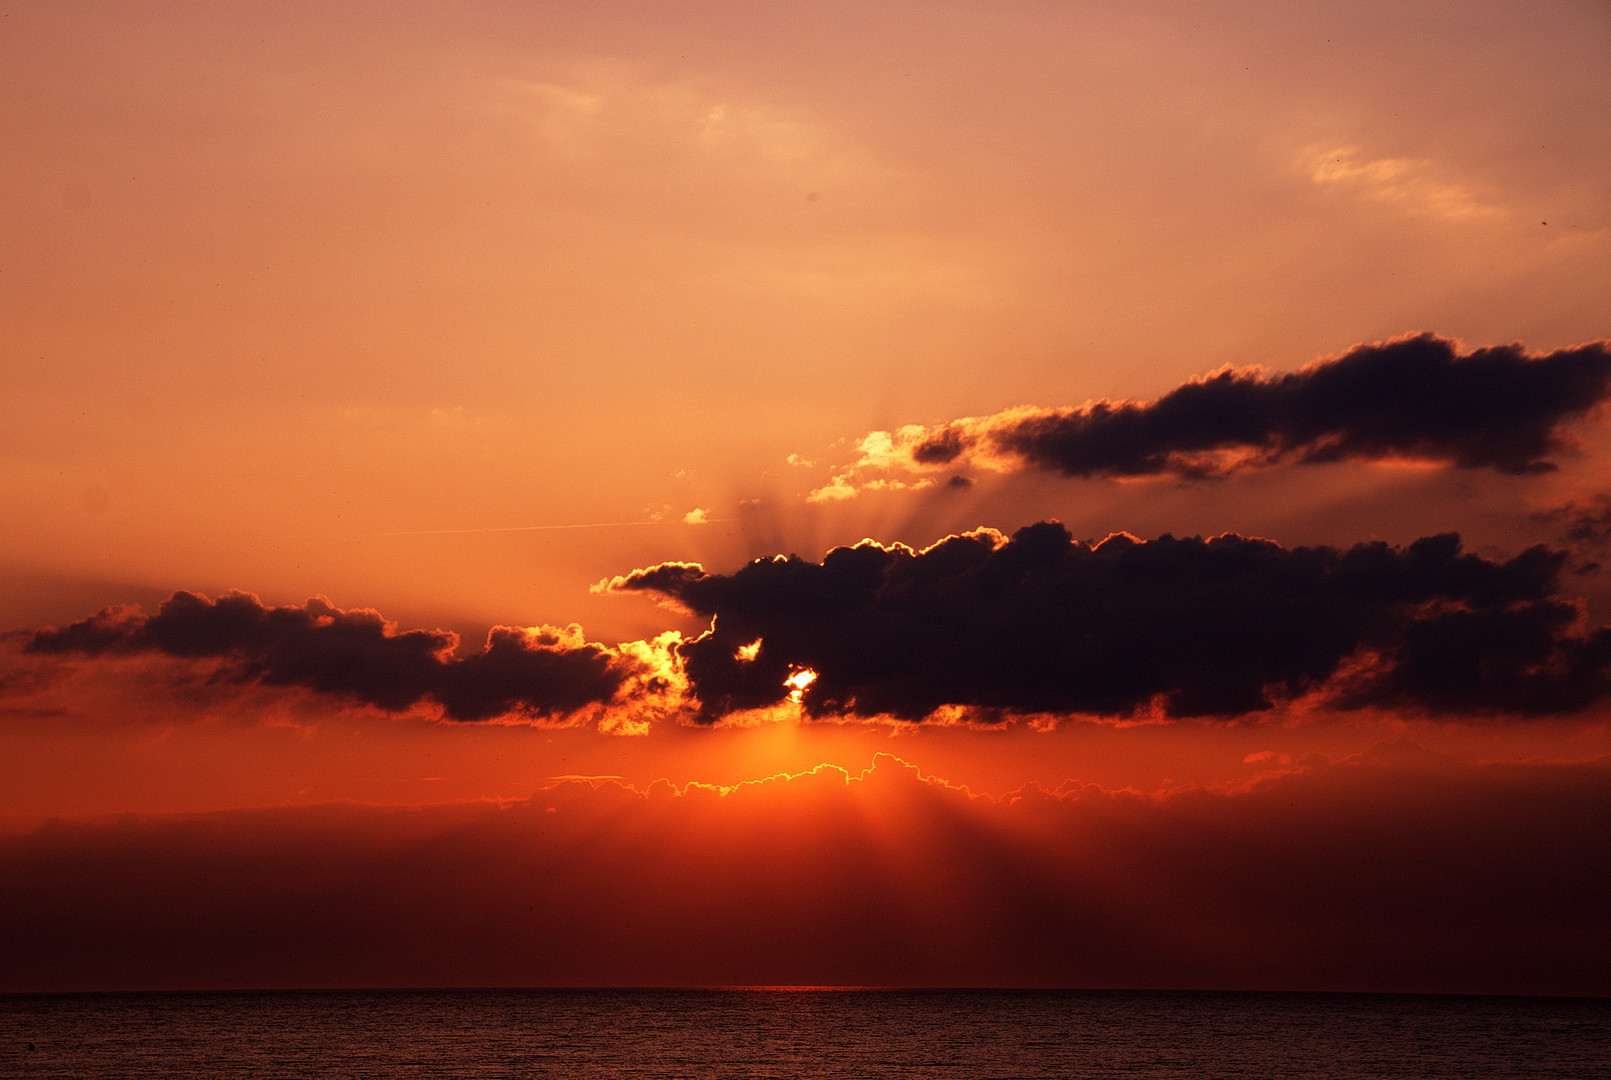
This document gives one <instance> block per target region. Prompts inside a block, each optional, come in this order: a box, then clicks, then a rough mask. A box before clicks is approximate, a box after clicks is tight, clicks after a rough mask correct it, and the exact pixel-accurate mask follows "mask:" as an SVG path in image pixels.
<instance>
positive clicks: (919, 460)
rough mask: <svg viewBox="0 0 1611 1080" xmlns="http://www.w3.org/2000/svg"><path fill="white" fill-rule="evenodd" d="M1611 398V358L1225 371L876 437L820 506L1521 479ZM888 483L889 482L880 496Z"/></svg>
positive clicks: (1406, 347) (1364, 359)
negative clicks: (1339, 469)
mask: <svg viewBox="0 0 1611 1080" xmlns="http://www.w3.org/2000/svg"><path fill="white" fill-rule="evenodd" d="M1608 387H1611V346H1608V344H1607V343H1606V342H1604V341H1595V342H1589V343H1586V344H1582V345H1577V346H1573V347H1571V348H1563V349H1556V350H1554V351H1553V352H1548V353H1543V354H1534V353H1530V352H1528V351H1527V350H1525V349H1524V348H1522V347H1521V346H1520V345H1498V346H1493V347H1490V348H1483V349H1476V350H1473V351H1471V352H1465V353H1462V352H1460V351H1459V349H1458V347H1457V345H1456V343H1455V342H1453V341H1450V340H1448V339H1446V338H1440V337H1437V336H1434V335H1432V334H1420V335H1417V336H1414V337H1405V338H1399V339H1396V340H1393V341H1386V342H1378V343H1374V344H1366V345H1358V346H1356V347H1354V348H1352V349H1350V350H1349V351H1347V352H1346V353H1343V354H1342V355H1340V356H1336V357H1331V358H1328V359H1324V360H1320V361H1317V362H1315V363H1313V364H1310V365H1309V366H1307V367H1305V368H1302V369H1301V370H1298V371H1294V372H1286V373H1281V374H1274V375H1270V374H1265V373H1263V372H1261V371H1259V370H1257V369H1241V370H1235V369H1229V368H1228V369H1225V370H1222V371H1218V372H1215V373H1214V374H1211V375H1207V376H1204V377H1203V378H1200V379H1194V380H1192V381H1190V382H1187V383H1184V384H1183V385H1181V386H1179V387H1177V388H1175V389H1174V390H1171V391H1170V392H1169V393H1167V394H1165V395H1163V396H1162V397H1160V398H1158V399H1156V400H1154V401H1144V402H1141V401H1119V402H1114V401H1108V400H1105V399H1104V400H1100V401H1094V402H1089V403H1087V404H1085V405H1081V406H1079V407H1077V408H1064V409H1038V408H1029V407H1022V408H1016V409H1010V410H1007V411H1005V412H1002V413H997V414H995V415H992V416H984V417H971V418H966V419H962V420H957V421H954V422H952V423H949V424H943V425H940V426H938V427H932V428H924V427H921V426H912V427H907V428H903V429H901V430H899V431H897V432H895V433H893V434H891V433H888V432H876V433H874V435H872V436H869V437H868V438H867V439H864V440H862V443H861V444H860V445H861V446H862V449H863V455H862V459H861V460H860V461H858V462H857V463H856V464H855V465H853V466H851V468H850V469H848V470H846V471H845V472H842V473H840V474H839V475H838V476H836V477H835V478H834V480H833V481H832V482H831V483H830V484H829V485H828V486H827V487H825V488H822V489H819V491H818V492H816V493H814V497H816V498H818V499H822V498H843V497H847V496H849V495H851V494H854V492H855V491H857V490H858V489H860V488H862V487H867V486H873V485H876V484H878V483H879V482H880V481H879V480H877V479H873V478H872V477H873V474H875V473H880V472H886V471H890V470H892V469H893V470H901V469H908V470H918V471H926V470H932V469H940V468H945V469H953V470H954V469H955V468H957V467H959V466H962V465H966V464H978V465H982V466H985V467H990V468H995V469H1005V470H1016V469H1024V468H1033V469H1040V470H1044V471H1047V472H1054V473H1060V474H1062V475H1063V476H1067V477H1098V478H1103V477H1105V478H1119V477H1149V476H1174V477H1179V478H1184V479H1204V478H1211V477H1220V476H1225V475H1228V474H1231V473H1236V472H1240V471H1243V470H1246V469H1252V468H1261V467H1265V466H1270V465H1274V464H1278V463H1284V462H1293V463H1299V464H1320V463H1326V462H1338V461H1378V460H1383V459H1392V458H1402V459H1412V460H1419V461H1431V462H1439V463H1443V464H1447V465H1452V466H1455V467H1458V468H1463V469H1492V470H1495V471H1498V472H1502V473H1512V474H1525V473H1537V472H1546V471H1549V470H1551V469H1554V468H1556V465H1555V463H1554V461H1553V460H1552V458H1554V457H1556V456H1558V455H1561V454H1563V453H1568V452H1570V450H1571V448H1572V445H1571V442H1570V440H1569V439H1568V437H1567V434H1566V431H1565V426H1566V425H1567V424H1568V423H1569V422H1571V421H1573V420H1576V419H1579V418H1581V417H1583V416H1585V415H1587V414H1589V413H1590V412H1592V411H1593V410H1595V409H1596V408H1597V407H1598V406H1600V405H1601V404H1602V403H1603V402H1604V401H1605V399H1606V396H1607V392H1608ZM885 483H887V481H885Z"/></svg>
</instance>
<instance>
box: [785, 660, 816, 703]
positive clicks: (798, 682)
mask: <svg viewBox="0 0 1611 1080" xmlns="http://www.w3.org/2000/svg"><path fill="white" fill-rule="evenodd" d="M816 681H817V673H816V672H815V671H812V670H811V669H810V668H794V669H792V670H791V671H790V672H789V677H788V678H787V679H784V680H783V685H784V686H787V687H791V688H792V689H790V690H789V700H790V701H792V702H794V703H795V704H796V705H798V704H800V702H801V701H802V700H804V698H805V692H806V687H808V686H810V685H811V684H812V683H814V682H816Z"/></svg>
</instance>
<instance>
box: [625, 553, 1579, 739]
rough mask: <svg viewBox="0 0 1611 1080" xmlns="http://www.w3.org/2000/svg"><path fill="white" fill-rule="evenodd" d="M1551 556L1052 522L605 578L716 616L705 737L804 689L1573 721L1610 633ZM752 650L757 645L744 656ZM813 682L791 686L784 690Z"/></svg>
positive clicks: (983, 700)
mask: <svg viewBox="0 0 1611 1080" xmlns="http://www.w3.org/2000/svg"><path fill="white" fill-rule="evenodd" d="M1564 558H1565V556H1564V554H1563V553H1561V552H1558V551H1552V550H1550V549H1547V548H1544V547H1541V546H1539V547H1532V548H1529V549H1527V550H1526V551H1524V552H1522V553H1521V554H1520V555H1517V556H1516V557H1515V558H1513V559H1510V560H1509V561H1506V562H1496V561H1492V560H1488V559H1484V558H1481V557H1479V556H1476V555H1472V554H1469V553H1465V552H1463V551H1462V550H1461V546H1460V541H1459V538H1458V536H1456V535H1454V534H1445V535H1441V536H1432V537H1426V538H1423V539H1421V540H1418V541H1416V542H1415V543H1413V544H1411V545H1409V546H1408V547H1402V548H1400V547H1392V546H1389V545H1387V544H1385V543H1380V542H1376V543H1364V544H1356V545H1354V546H1353V547H1351V548H1348V549H1346V550H1344V549H1338V548H1331V547H1314V548H1306V547H1297V548H1284V547H1282V546H1281V545H1279V544H1276V543H1274V542H1272V541H1269V540H1262V539H1257V538H1252V537H1244V536H1237V535H1234V534H1227V535H1224V536H1218V537H1213V538H1210V539H1203V538H1201V537H1189V538H1176V537H1172V536H1168V535H1165V536H1163V537H1160V538H1159V539H1157V540H1153V541H1141V540H1137V539H1135V538H1133V537H1130V536H1127V535H1122V534H1121V535H1116V536H1111V537H1109V538H1108V539H1106V540H1104V541H1102V542H1100V543H1096V544H1091V543H1086V542H1082V541H1078V540H1075V539H1074V538H1073V537H1072V536H1070V534H1069V533H1068V531H1067V530H1066V529H1065V528H1064V527H1063V526H1062V525H1060V524H1057V523H1055V522H1042V523H1040V524H1037V525H1031V526H1028V527H1026V528H1023V529H1020V530H1019V531H1018V532H1017V533H1015V534H1014V535H1013V536H1012V537H1010V538H1008V537H1004V536H1002V535H1001V534H1000V533H996V532H994V531H991V530H981V531H978V532H973V533H968V534H965V535H961V536H951V537H948V538H947V539H945V540H943V541H941V542H940V543H938V544H935V545H934V546H932V547H929V548H926V549H924V550H922V551H914V550H913V549H911V548H908V547H905V546H903V545H899V544H895V545H889V546H885V545H882V544H878V543H875V542H873V541H863V542H862V543H860V544H858V545H856V546H855V547H848V548H836V549H834V550H833V551H831V552H829V553H828V555H827V556H826V557H825V558H824V559H823V560H822V561H821V562H820V563H814V562H809V561H806V560H803V559H801V558H799V557H797V556H792V555H791V556H788V557H786V558H785V557H782V556H779V557H775V558H770V559H758V560H756V561H754V562H752V563H750V564H749V565H747V566H745V567H743V568H742V569H740V570H738V571H737V572H736V573H733V574H712V573H707V572H705V571H704V569H703V568H701V567H700V566H698V565H696V564H691V563H662V564H660V565H658V566H654V567H649V568H647V569H644V570H639V571H635V572H633V573H631V574H627V575H624V576H622V577H618V578H616V579H614V580H613V581H612V582H610V583H609V587H610V588H612V589H615V590H617V591H627V592H630V591H644V592H652V593H658V594H660V595H662V596H665V597H669V598H671V599H673V600H675V601H676V602H678V603H679V604H681V605H683V606H685V607H687V608H688V609H690V610H691V611H693V612H695V613H697V614H699V615H701V616H710V617H712V619H713V622H712V626H711V629H710V630H709V631H708V632H707V633H705V634H703V635H702V636H700V637H698V638H695V639H693V640H691V641H688V642H685V643H683V644H682V645H681V646H680V652H681V655H682V658H683V662H684V666H685V670H686V674H687V676H688V678H689V680H690V683H691V686H692V689H693V692H694V693H695V694H696V695H697V697H698V699H699V701H700V703H701V715H702V716H703V717H704V718H705V719H707V720H709V719H716V718H719V717H721V716H723V715H725V714H727V713H730V712H732V711H734V710H742V709H753V708H759V707H765V706H769V705H775V704H778V703H779V702H781V701H783V700H784V699H785V697H786V696H789V695H790V694H791V693H794V694H797V695H798V699H799V700H801V701H802V704H803V705H804V707H805V709H806V711H807V712H808V713H809V714H811V715H814V716H827V715H839V714H854V715H862V716H874V715H883V716H892V717H897V718H901V719H905V720H919V719H922V718H924V717H929V716H932V715H934V714H936V713H937V712H939V711H940V710H943V709H945V708H947V707H951V706H962V707H968V708H971V709H973V710H976V712H977V713H979V714H983V715H988V714H989V713H990V712H991V711H992V710H995V711H999V712H1000V713H1002V714H1006V715H1012V714H1037V713H1040V714H1068V713H1074V714H1085V715H1097V716H1108V717H1124V716H1133V715H1136V714H1138V713H1143V712H1146V711H1148V710H1156V711H1157V712H1159V713H1161V714H1162V715H1163V716H1167V717H1194V716H1216V717H1233V716H1241V715H1246V714H1251V713H1258V712H1262V711H1265V710H1268V709H1270V708H1272V707H1273V706H1274V705H1275V704H1276V703H1277V702H1280V701H1283V700H1290V699H1294V698H1297V697H1300V696H1302V695H1305V694H1310V693H1315V694H1319V695H1320V696H1322V697H1323V698H1324V700H1325V702H1326V703H1327V704H1330V705H1332V706H1335V707H1343V708H1362V707H1379V708H1392V709H1403V710H1413V711H1419V712H1425V713H1433V714H1448V715H1455V714H1483V713H1496V712H1505V713H1523V714H1529V713H1531V714H1540V713H1564V712H1571V711H1574V710H1577V709H1580V708H1582V707H1584V706H1586V705H1587V704H1589V703H1591V702H1593V701H1597V700H1599V699H1600V698H1602V697H1603V696H1604V695H1605V694H1606V693H1607V692H1608V690H1611V679H1608V673H1607V668H1608V664H1611V630H1608V629H1598V630H1592V631H1591V630H1586V629H1584V628H1583V627H1581V626H1580V625H1579V617H1580V612H1579V610H1578V608H1577V607H1576V606H1575V605H1573V604H1571V603H1567V602H1565V601H1563V600H1560V599H1558V598H1557V597H1556V595H1555V594H1556V591H1557V579H1558V576H1559V574H1560V572H1561V569H1562V566H1563V562H1564ZM757 642H758V643H759V644H757ZM803 670H810V671H812V672H814V673H815V674H816V679H815V681H813V682H811V683H810V684H809V685H808V686H805V687H804V688H803V689H797V688H796V687H797V686H798V684H795V685H788V684H786V680H787V679H789V678H790V676H791V675H792V674H794V673H796V672H800V671H803Z"/></svg>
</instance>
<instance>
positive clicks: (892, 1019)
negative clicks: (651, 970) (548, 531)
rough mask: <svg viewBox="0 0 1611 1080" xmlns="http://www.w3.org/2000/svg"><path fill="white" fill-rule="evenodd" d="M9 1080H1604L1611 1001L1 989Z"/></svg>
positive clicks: (1, 1053)
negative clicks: (1141, 1079)
mask: <svg viewBox="0 0 1611 1080" xmlns="http://www.w3.org/2000/svg"><path fill="white" fill-rule="evenodd" d="M0 1076H3V1077H7V1078H17V1080H25V1078H27V1080H31V1078H35V1077H38V1078H45V1077H50V1078H55V1077H64V1078H65V1077H73V1078H76V1080H100V1078H108V1080H110V1078H114V1077H115V1078H118V1080H125V1078H132V1077H165V1078H173V1080H189V1078H207V1080H213V1078H219V1077H250V1078H259V1077H261V1078H264V1080H269V1078H273V1080H290V1078H298V1077H320V1078H323V1077H341V1078H344V1080H364V1078H370V1077H374V1078H398V1077H421V1078H424V1077H431V1078H475V1080H482V1078H500V1080H502V1078H509V1080H514V1078H522V1077H566V1078H577V1080H590V1078H605V1077H610V1078H615V1077H655V1078H662V1080H673V1078H688V1080H695V1078H698V1080H704V1078H707V1077H733V1078H739V1077H745V1078H750V1077H753V1078H767V1080H772V1078H776V1080H806V1078H811V1080H818V1078H821V1080H828V1078H832V1080H839V1078H851V1077H854V1078H858V1080H861V1078H875V1077H878V1078H881V1077H934V1078H946V1080H949V1078H964V1077H966V1078H969V1080H974V1078H978V1080H984V1078H1003V1080H1005V1078H1023V1077H1037V1078H1038V1077H1057V1078H1085V1077H1091V1078H1096V1077H1103V1078H1106V1077H1146V1078H1152V1080H1166V1078H1167V1080H1174V1078H1180V1080H1187V1078H1190V1080H1214V1078H1229V1077H1249V1078H1254V1077H1256V1078H1259V1080H1273V1078H1300V1077H1302V1078H1315V1080H1386V1078H1398V1077H1403V1078H1406V1080H1407V1078H1415V1080H1428V1078H1438V1077H1449V1078H1451V1080H1452V1078H1456V1077H1458V1078H1460V1080H1488V1078H1494V1080H1497V1078H1500V1077H1505V1078H1518V1080H1519V1078H1526V1080H1544V1078H1550V1077H1560V1078H1563V1080H1567V1078H1570V1080H1592V1078H1596V1077H1611V1000H1604V999H1560V998H1504V997H1453V996H1451V997H1440V996H1420V995H1385V994H1286V993H1282V994H1276V993H1164V992H1122V993H1121V992H1111V991H1100V992H1098V991H1091V992H1070V991H1057V992H1050V991H978V990H969V991H961V990H958V991H902V990H847V989H804V988H743V989H730V990H453V991H442V990H391V991H378V992H377V991H364V992H355V991H314V992H278V991H277V992H253V993H223V992H218V993H127V994H54V995H43V994H41V995H9V996H0Z"/></svg>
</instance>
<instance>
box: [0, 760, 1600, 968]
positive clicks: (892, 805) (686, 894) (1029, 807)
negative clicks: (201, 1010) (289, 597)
mask: <svg viewBox="0 0 1611 1080" xmlns="http://www.w3.org/2000/svg"><path fill="white" fill-rule="evenodd" d="M1608 846H1611V770H1608V768H1607V763H1606V762H1603V761H1602V762H1599V763H1591V764H1585V765H1574V766H1567V765H1508V766H1482V767H1474V766H1468V765H1463V764H1458V763H1453V762H1449V761H1447V760H1444V759H1439V758H1438V757H1437V756H1435V755H1432V754H1429V753H1427V752H1425V751H1419V750H1417V749H1415V748H1413V747H1408V746H1402V745H1398V746H1384V747H1381V748H1379V749H1378V750H1377V751H1375V752H1373V753H1370V754H1366V755H1362V756H1361V757H1359V758H1357V759H1354V760H1349V761H1345V762H1338V763H1333V764H1321V765H1317V766H1312V767H1307V768H1304V769H1300V770H1296V771H1289V772H1283V773H1277V774H1272V775H1270V776H1268V777H1266V778H1265V779H1264V780H1263V781H1261V782H1259V783H1256V784H1253V785H1252V786H1251V787H1248V788H1246V789H1242V790H1239V791H1234V792H1222V791H1212V790H1203V789H1188V790H1179V791H1175V792H1172V793H1168V794H1164V795H1156V796H1148V795H1142V794H1139V793H1136V792H1132V791H1107V790H1103V789H1099V788H1094V787H1090V786H1085V785H1069V786H1067V787H1065V788H1063V789H1060V790H1057V791H1044V790H1041V789H1038V788H1034V787H1031V788H1026V789H1023V790H1021V791H1018V792H1016V793H1014V794H1012V795H1010V796H1007V797H1003V798H1000V799H995V798H988V797H981V796H971V795H969V793H967V792H966V791H963V790H960V789H957V788H955V787H952V786H950V785H947V784H946V783H944V782H943V781H940V780H937V779H934V778H930V777H923V776H921V775H920V774H919V772H918V770H917V769H916V768H914V767H912V766H910V765H908V764H906V763H905V762H902V761H900V760H898V759H896V758H893V757H889V756H880V757H879V758H878V759H876V761H875V762H874V764H873V767H872V768H870V769H868V770H867V771H865V772H863V773H860V774H848V773H846V772H845V771H844V770H841V769H838V768H834V767H831V766H821V767H819V768H818V769H816V770H815V771H813V772H810V773H805V774H801V775H796V776H781V777H775V778H773V779H770V780H766V781H760V782H755V783H750V784H744V785H741V786H739V787H737V788H731V789H717V788H710V787H704V786H700V785H690V786H689V787H687V788H683V789H680V790H679V789H676V788H673V787H672V786H671V785H669V784H666V783H665V782H660V783H658V784H656V785H654V786H653V787H652V788H650V789H649V790H647V791H641V792H640V791H635V790H633V789H631V788H627V787H623V786H621V785H619V784H616V783H612V782H601V783H586V782H571V783H565V784H561V785H559V786H557V787H554V788H551V789H548V790H544V791H541V792H538V793H537V794H536V795H535V796H533V798H532V799H530V800H529V801H523V802H519V803H515V804H512V805H507V806H504V807H501V808H499V807H493V806H489V805H484V804H482V805H458V806H442V807H434V808H422V809H415V810H398V809H391V810H385V809H377V808H365V807H358V806H350V805H349V806H324V807H309V808H300V809H278V810H262V811H238V812H229V813H216V814H203V815H190V816H182V817H148V818H140V817H134V816H126V817H121V818H119V819H117V820H114V821H107V822H78V823H68V822H53V823H51V824H49V825H46V826H44V827H42V828H41V829H39V830H37V831H35V832H32V833H29V834H26V835H22V836H14V837H0V912H4V914H5V919H6V926H7V928H8V931H9V933H8V935H7V936H8V948H7V956H6V963H5V964H4V965H0V990H3V991H17V990H24V991H39V990H54V989H74V990H83V989H119V988H140V989H158V988H215V987H239V986H253V987H353V986H477V985H504V986H543V985H579V984H580V985H616V986H653V985H667V984H670V985H684V986H686V985H745V984H749V985H754V984H774V985H775V984H797V985H798V984H806V985H813V984H815V985H820V984H839V985H845V984H849V985H889V984H896V985H905V986H1067V987H1128V988H1143V987H1159V988H1193V987H1203V988H1213V987H1240V988H1269V989H1307V990H1374V991H1390V990H1399V991H1432V992H1467V993H1469V992H1489V993H1545V994H1606V993H1608V992H1611V934H1608V931H1607V926H1606V920H1605V917H1604V897H1605V895H1606V892H1607V889H1608V888H1611V877H1608V869H1607V863H1606V860H1605V858H1604V853H1605V851H1606V850H1607V848H1608ZM1496 867H1497V868H1503V872H1496V870H1495V868H1496ZM398 942H407V943H408V947H407V948H398V947H397V943H398Z"/></svg>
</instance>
